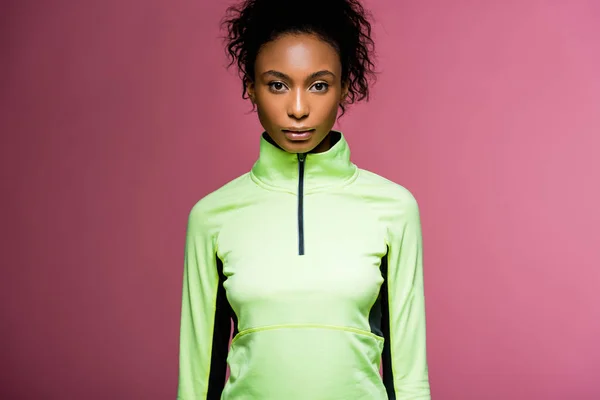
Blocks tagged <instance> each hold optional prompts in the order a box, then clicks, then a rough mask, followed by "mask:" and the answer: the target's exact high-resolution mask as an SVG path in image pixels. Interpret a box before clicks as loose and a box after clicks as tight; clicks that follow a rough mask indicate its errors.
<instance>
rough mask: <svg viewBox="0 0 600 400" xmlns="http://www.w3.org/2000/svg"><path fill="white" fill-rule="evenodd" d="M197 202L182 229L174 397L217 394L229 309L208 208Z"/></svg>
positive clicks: (194, 399) (206, 399)
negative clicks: (180, 298) (178, 333)
mask: <svg viewBox="0 0 600 400" xmlns="http://www.w3.org/2000/svg"><path fill="white" fill-rule="evenodd" d="M201 204H202V202H200V203H198V204H197V205H196V206H195V207H194V208H193V209H192V211H191V212H190V216H189V220H188V227H187V232H186V243H185V257H184V273H183V295H182V307H181V331H180V351H179V385H178V390H177V399H178V400H200V399H202V400H213V399H218V398H220V397H221V392H222V390H223V386H224V384H225V373H226V369H227V364H226V359H227V351H228V344H229V337H230V334H231V319H230V317H231V309H230V307H229V304H228V302H227V299H226V297H225V291H224V289H223V274H222V264H221V262H220V261H219V260H218V259H217V256H216V250H215V243H214V237H215V234H214V232H211V231H212V230H213V229H210V228H209V227H208V226H207V225H208V224H207V221H208V220H210V213H208V212H206V211H203V210H202V207H201Z"/></svg>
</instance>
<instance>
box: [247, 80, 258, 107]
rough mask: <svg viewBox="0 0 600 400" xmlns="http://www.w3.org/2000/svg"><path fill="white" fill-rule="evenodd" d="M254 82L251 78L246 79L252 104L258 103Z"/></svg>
mask: <svg viewBox="0 0 600 400" xmlns="http://www.w3.org/2000/svg"><path fill="white" fill-rule="evenodd" d="M254 89H255V87H254V82H252V81H251V80H249V79H246V93H248V98H249V99H250V101H251V102H252V104H255V103H256V100H255V99H256V97H255V91H254Z"/></svg>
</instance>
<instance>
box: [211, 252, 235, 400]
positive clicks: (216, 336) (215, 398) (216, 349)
mask: <svg viewBox="0 0 600 400" xmlns="http://www.w3.org/2000/svg"><path fill="white" fill-rule="evenodd" d="M217 269H218V271H219V289H218V291H217V311H216V313H215V325H214V332H213V342H212V357H211V360H210V375H209V378H208V395H207V397H206V400H219V399H220V398H221V393H222V392H223V388H224V387H225V376H226V372H227V352H228V349H229V338H230V337H231V316H232V314H233V311H232V310H231V306H230V305H229V302H228V301H227V296H226V295H225V288H224V287H223V282H224V281H225V276H224V275H223V263H222V262H221V260H219V259H218V258H217ZM235 329H236V330H237V320H236V321H235Z"/></svg>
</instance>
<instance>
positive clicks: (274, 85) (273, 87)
mask: <svg viewBox="0 0 600 400" xmlns="http://www.w3.org/2000/svg"><path fill="white" fill-rule="evenodd" d="M269 87H270V88H271V90H272V91H274V92H281V91H282V90H283V89H284V88H285V85H284V84H283V83H281V82H271V83H269Z"/></svg>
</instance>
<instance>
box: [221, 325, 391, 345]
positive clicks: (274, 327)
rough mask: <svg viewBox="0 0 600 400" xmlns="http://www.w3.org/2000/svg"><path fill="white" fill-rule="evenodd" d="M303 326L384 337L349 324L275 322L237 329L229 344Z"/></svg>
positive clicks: (371, 336) (378, 337)
mask: <svg viewBox="0 0 600 400" xmlns="http://www.w3.org/2000/svg"><path fill="white" fill-rule="evenodd" d="M304 328H309V329H310V328H313V329H329V330H336V331H343V332H351V333H356V334H358V335H363V336H367V337H370V338H373V339H375V340H378V341H381V342H383V341H384V340H385V338H383V337H381V336H378V335H376V334H374V333H373V332H369V331H366V330H364V329H360V328H354V327H350V326H339V325H327V324H277V325H266V326H260V327H256V328H248V329H244V330H242V331H239V332H238V334H237V335H236V336H235V337H234V338H233V339H232V341H231V345H233V344H234V343H235V342H236V341H237V340H238V339H239V338H240V337H242V336H245V335H248V334H251V333H255V332H262V331H271V330H279V329H304Z"/></svg>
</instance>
